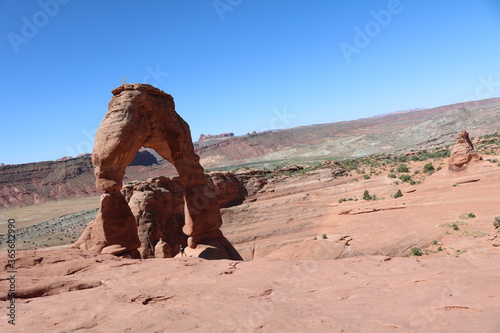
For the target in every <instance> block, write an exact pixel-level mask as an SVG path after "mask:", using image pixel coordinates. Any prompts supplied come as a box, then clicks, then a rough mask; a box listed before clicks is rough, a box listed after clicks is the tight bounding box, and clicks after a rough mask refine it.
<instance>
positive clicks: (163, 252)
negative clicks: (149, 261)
mask: <svg viewBox="0 0 500 333" xmlns="http://www.w3.org/2000/svg"><path fill="white" fill-rule="evenodd" d="M171 257H172V249H171V248H170V245H169V244H168V243H167V242H165V241H164V240H163V239H161V238H160V240H159V241H158V243H156V246H155V258H171Z"/></svg>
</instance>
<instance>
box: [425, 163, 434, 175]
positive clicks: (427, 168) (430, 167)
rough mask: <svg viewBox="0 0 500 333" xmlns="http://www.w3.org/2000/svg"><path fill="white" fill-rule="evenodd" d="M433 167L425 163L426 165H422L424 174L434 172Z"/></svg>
mask: <svg viewBox="0 0 500 333" xmlns="http://www.w3.org/2000/svg"><path fill="white" fill-rule="evenodd" d="M434 170H435V169H434V166H433V165H432V163H427V164H426V165H424V172H425V173H427V172H431V171H432V172H434Z"/></svg>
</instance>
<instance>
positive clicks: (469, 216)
mask: <svg viewBox="0 0 500 333" xmlns="http://www.w3.org/2000/svg"><path fill="white" fill-rule="evenodd" d="M475 217H476V214H474V213H463V214H460V216H459V218H461V219H463V220H467V219H473V218H475Z"/></svg>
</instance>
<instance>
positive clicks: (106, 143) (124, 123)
mask: <svg viewBox="0 0 500 333" xmlns="http://www.w3.org/2000/svg"><path fill="white" fill-rule="evenodd" d="M112 93H113V97H112V99H111V101H110V103H109V106H108V113H107V114H106V116H105V117H104V120H103V122H102V123H101V125H100V126H99V128H98V130H97V134H96V137H95V144H94V151H93V153H92V163H93V165H94V174H95V176H96V187H97V189H98V190H100V191H104V192H105V194H103V196H102V198H101V207H100V210H99V212H98V214H97V217H96V219H95V222H94V223H93V226H92V229H91V240H92V244H93V245H92V250H94V251H97V252H100V251H102V250H103V249H104V248H106V247H107V246H110V245H121V246H122V247H123V248H125V249H126V251H130V250H135V249H138V248H140V247H141V241H140V239H139V237H138V229H137V224H136V219H137V215H138V214H139V211H140V210H139V209H138V210H134V213H135V214H134V213H133V211H132V210H131V209H130V207H129V205H128V204H127V202H126V200H125V197H124V196H123V195H122V193H121V192H120V190H121V188H122V181H123V177H124V175H125V169H126V167H127V166H128V165H130V163H132V161H133V160H134V157H135V155H136V153H137V151H138V150H139V149H140V148H141V147H147V148H152V149H154V150H155V151H156V152H157V153H158V154H159V155H160V156H162V157H163V158H164V159H165V160H167V161H169V162H171V163H172V164H173V165H174V166H175V168H176V169H177V172H178V173H179V182H180V184H182V187H183V191H184V216H185V220H184V226H183V228H182V230H183V232H184V234H186V235H187V236H189V240H188V244H189V246H191V247H193V248H195V247H196V245H197V243H199V242H201V241H202V240H204V239H205V238H207V239H211V238H213V237H215V235H217V236H218V237H223V235H222V232H220V230H219V228H220V227H221V225H222V218H221V215H220V211H219V205H218V201H217V197H216V194H215V191H214V189H213V187H212V186H210V184H209V182H208V180H207V178H206V176H205V174H204V172H203V168H202V167H201V165H200V163H199V157H198V155H196V154H195V153H194V147H193V143H192V140H191V132H190V130H189V126H188V124H187V123H186V122H185V121H184V120H183V119H182V118H181V117H180V116H179V115H178V114H177V113H176V112H175V105H174V100H173V98H172V96H170V95H169V94H167V93H165V92H163V91H161V90H159V89H157V88H154V87H153V86H150V85H147V84H125V85H122V86H120V87H118V88H116V89H114V90H113V91H112ZM138 195H139V194H138ZM144 195H146V196H147V195H148V194H141V196H144ZM132 200H134V198H133V194H132V196H130V198H129V202H130V201H132ZM138 202H141V200H139V201H138ZM142 202H147V200H142ZM131 206H132V207H134V201H132V204H131ZM142 212H144V211H142ZM134 215H135V216H134ZM139 220H140V219H139ZM139 220H137V223H138V224H139V225H140V221H139ZM139 234H142V232H141V231H139ZM144 242H145V240H143V242H142V243H144ZM151 251H152V249H151ZM151 255H152V253H151Z"/></svg>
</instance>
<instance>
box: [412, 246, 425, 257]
mask: <svg viewBox="0 0 500 333" xmlns="http://www.w3.org/2000/svg"><path fill="white" fill-rule="evenodd" d="M411 254H412V255H414V256H418V257H419V256H421V255H422V254H423V252H422V250H421V249H420V248H418V247H412V248H411Z"/></svg>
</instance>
